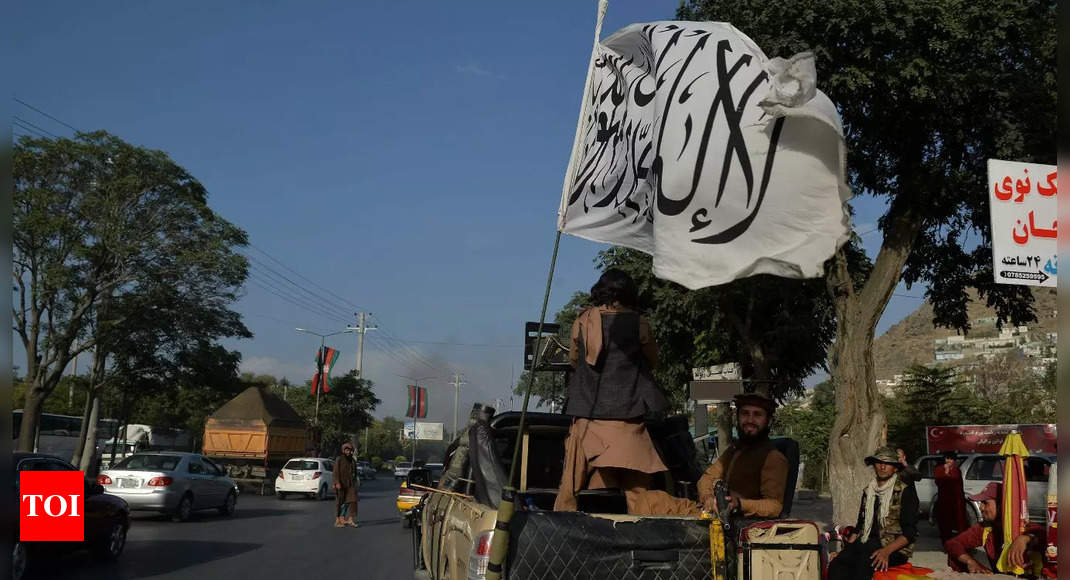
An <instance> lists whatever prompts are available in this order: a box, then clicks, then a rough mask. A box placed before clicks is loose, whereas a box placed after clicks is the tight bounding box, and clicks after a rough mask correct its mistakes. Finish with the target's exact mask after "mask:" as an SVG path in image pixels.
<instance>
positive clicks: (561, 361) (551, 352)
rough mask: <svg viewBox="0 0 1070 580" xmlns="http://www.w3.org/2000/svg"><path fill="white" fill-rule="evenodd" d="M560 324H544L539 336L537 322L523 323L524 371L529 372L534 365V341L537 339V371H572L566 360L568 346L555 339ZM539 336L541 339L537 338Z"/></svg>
mask: <svg viewBox="0 0 1070 580" xmlns="http://www.w3.org/2000/svg"><path fill="white" fill-rule="evenodd" d="M560 330H561V325H560V324H554V323H552V322H546V323H543V325H542V334H541V335H540V334H539V323H538V322H525V323H524V370H526V371H530V370H531V366H532V365H533V364H534V363H535V340H536V339H539V349H540V350H541V351H542V352H541V353H540V354H539V368H537V369H535V370H537V371H567V370H571V369H572V365H571V364H570V363H569V360H568V345H566V344H562V342H561V340H559V339H558V338H557V333H558V332H559V331H560ZM540 336H541V338H539V337H540Z"/></svg>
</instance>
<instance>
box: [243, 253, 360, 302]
mask: <svg viewBox="0 0 1070 580" xmlns="http://www.w3.org/2000/svg"><path fill="white" fill-rule="evenodd" d="M249 247H250V248H252V249H254V250H256V251H258V252H260V253H261V254H264V255H265V256H267V258H268V259H269V260H271V261H272V262H275V263H276V264H278V265H280V266H282V267H283V268H286V269H287V270H289V271H290V272H292V273H293V274H294V275H295V276H297V277H298V278H300V279H302V280H304V281H305V282H308V283H309V284H312V285H313V286H315V287H317V288H319V289H320V290H323V291H324V292H326V293H328V294H330V295H331V296H333V297H335V298H337V299H338V300H341V301H342V302H344V303H346V304H348V305H349V306H350V307H352V308H355V309H356V310H364V307H363V306H357V305H356V304H353V302H351V301H349V300H347V299H345V298H343V297H341V296H339V295H337V294H335V293H334V292H331V290H330V289H329V288H325V287H323V286H320V285H319V284H317V283H315V282H313V281H312V280H309V279H308V278H306V277H304V276H302V275H301V273H300V272H298V271H297V270H294V269H293V268H291V267H289V266H287V265H286V264H284V263H283V262H282V260H279V259H278V258H276V257H275V256H272V255H271V254H269V253H267V252H266V251H264V250H262V249H260V248H259V247H257V246H256V245H255V244H251V243H250V244H249Z"/></svg>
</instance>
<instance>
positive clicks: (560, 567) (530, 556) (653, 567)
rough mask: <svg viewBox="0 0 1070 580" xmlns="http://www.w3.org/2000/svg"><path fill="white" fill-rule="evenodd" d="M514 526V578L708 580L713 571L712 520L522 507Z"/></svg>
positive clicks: (511, 541)
mask: <svg viewBox="0 0 1070 580" xmlns="http://www.w3.org/2000/svg"><path fill="white" fill-rule="evenodd" d="M510 528H511V534H510V539H509V562H508V578H509V580H540V579H547V580H548V579H551V578H553V579H561V580H566V579H576V580H581V579H583V580H586V579H588V578H593V579H602V578H604V579H606V580H666V579H670V578H672V579H683V578H688V579H691V578H693V579H695V580H698V579H704V580H705V579H708V578H710V576H711V574H712V566H711V563H710V539H709V522H708V521H702V520H696V519H685V518H670V517H652V518H642V519H639V520H636V521H613V520H610V519H607V518H601V517H598V516H591V515H587V514H584V513H579V512H518V513H516V514H514V516H513V520H512V522H511V524H510Z"/></svg>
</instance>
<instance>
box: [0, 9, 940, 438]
mask: <svg viewBox="0 0 1070 580" xmlns="http://www.w3.org/2000/svg"><path fill="white" fill-rule="evenodd" d="M595 4H596V3H595V2H593V1H591V2H577V1H574V0H572V1H558V2H541V3H536V4H530V3H527V4H515V3H502V2H494V3H491V2H451V3H447V2H427V3H412V2H371V1H366V2H359V3H349V2H335V3H326V2H303V3H283V2H270V3H269V2H256V3H254V2H225V3H209V2H200V3H191V2H185V3H174V2H170V3H168V2H110V3H64V4H63V9H62V10H57V5H55V4H52V3H40V2H22V3H16V4H15V5H13V6H12V8H13V11H14V14H13V18H12V22H13V23H16V25H14V26H12V27H11V29H12V33H13V34H14V35H15V46H17V47H18V56H17V58H16V59H15V63H14V64H15V78H16V82H15V83H14V86H15V97H17V98H19V99H21V100H22V101H25V102H26V103H29V104H30V105H32V106H34V107H36V108H38V109H40V110H41V111H44V112H47V113H48V114H51V115H52V116H54V117H55V118H57V119H59V120H62V121H63V122H65V123H69V124H70V125H73V126H75V127H78V128H79V129H85V130H93V129H106V130H108V131H110V132H112V133H114V134H116V135H119V136H121V137H122V138H124V139H126V140H128V141H130V142H132V143H136V144H139V145H143V146H146V147H150V148H157V149H162V150H165V151H167V152H168V153H170V155H171V156H172V157H173V158H174V159H175V160H176V161H177V162H178V163H180V164H181V165H183V166H184V167H186V168H187V169H188V170H189V171H190V172H191V173H192V174H193V175H195V176H196V177H197V178H198V179H200V180H201V181H202V182H203V183H204V185H205V186H206V187H207V188H208V190H209V192H210V203H211V205H212V207H213V208H214V209H215V210H216V211H218V212H219V213H220V214H222V215H223V216H225V217H226V218H228V219H229V220H231V221H233V222H234V223H236V224H238V225H239V226H241V227H242V228H244V229H245V230H246V231H247V232H248V233H249V236H250V239H251V241H252V243H253V245H254V246H255V248H256V249H250V250H249V253H250V255H251V256H252V258H254V260H255V261H254V268H253V281H254V283H251V284H248V285H247V289H246V295H245V296H244V297H243V298H242V300H241V301H240V303H239V304H238V305H237V309H238V310H239V311H240V312H241V313H243V314H244V315H245V317H246V318H245V320H246V323H247V325H248V326H249V328H250V329H251V330H252V331H253V332H254V333H255V335H256V336H255V338H254V339H252V340H245V341H240V342H239V341H235V342H231V343H228V346H230V347H232V348H237V349H239V350H241V352H242V353H243V358H244V362H243V368H244V369H245V370H249V371H253V372H257V373H260V372H265V373H272V374H275V375H278V376H283V375H285V376H287V377H289V378H290V379H291V380H292V381H295V382H296V381H303V380H305V379H307V378H310V375H311V372H312V357H313V354H314V352H315V349H316V347H317V346H318V342H319V341H318V339H316V338H314V337H311V336H308V335H302V334H299V333H297V332H295V331H294V327H296V326H303V327H306V328H311V329H316V330H318V331H320V332H331V331H335V330H341V329H342V328H343V327H344V325H345V323H346V322H351V323H352V322H355V318H353V316H352V314H353V312H355V311H356V310H357V308H356V307H360V309H362V310H365V311H370V312H373V313H374V314H375V317H374V319H373V322H375V323H378V324H379V325H380V326H381V329H380V331H377V332H370V333H369V334H368V337H369V342H368V343H367V344H366V350H365V374H366V376H367V377H368V378H370V379H372V380H374V381H375V383H376V386H377V391H378V393H379V396H380V398H381V399H383V401H384V404H383V405H382V406H381V407H380V409H379V410H378V412H377V413H376V414H377V415H379V416H383V415H388V414H393V415H398V414H401V413H403V397H404V394H403V387H404V385H405V384H406V383H407V382H408V381H407V380H406V379H403V378H399V377H398V376H396V375H409V376H418V377H431V376H434V377H437V378H433V379H429V380H427V381H425V384H426V385H427V386H428V387H429V388H430V389H431V393H432V401H433V405H432V415H433V416H434V418H437V419H446V418H447V417H452V387H448V386H447V385H446V384H445V383H446V380H447V378H446V375H448V374H449V373H450V372H453V371H454V370H456V371H460V372H463V373H464V374H465V376H466V378H467V382H468V384H467V385H466V386H465V387H463V389H462V394H461V408H462V409H463V408H465V407H468V406H470V404H471V402H473V401H476V400H479V401H491V402H493V401H494V399H495V398H497V397H504V398H506V401H508V397H509V384H510V379H511V377H512V376H513V374H514V373H515V374H517V375H519V373H520V370H519V369H520V365H521V356H522V353H521V349H520V347H519V346H518V345H519V344H520V341H521V338H522V332H523V322H524V321H525V320H535V319H537V317H538V313H539V306H540V303H541V299H542V291H543V286H544V284H545V277H546V271H547V267H548V266H549V259H550V252H551V249H552V244H553V236H554V226H555V216H556V211H557V204H558V197H559V195H560V190H561V182H562V176H563V173H564V170H565V165H566V163H567V161H568V156H569V148H570V147H571V143H572V138H573V131H574V129H575V123H576V116H577V113H578V107H579V100H580V95H581V93H582V89H583V87H582V84H583V78H584V75H585V69H586V66H587V58H588V56H589V54H590V48H591V39H592V31H593V24H594V16H595ZM677 5H678V2H677V1H676V0H668V1H660V2H654V1H649V0H646V1H640V0H631V1H615V2H613V3H612V4H611V6H610V9H609V12H608V14H607V17H606V21H605V24H604V28H603V37H604V36H607V35H608V34H610V33H612V32H613V31H615V30H617V29H619V28H621V27H623V26H625V25H627V24H630V23H633V22H643V21H652V20H662V19H670V18H672V16H673V13H674V10H675V8H676V6H677ZM744 32H746V30H745V29H744ZM818 74H819V79H820V71H818ZM13 107H14V111H15V114H16V115H18V116H19V118H20V119H21V120H22V121H23V122H25V123H29V124H31V125H30V126H31V127H32V128H33V127H35V128H33V129H32V131H40V130H43V131H47V132H50V133H55V134H59V135H69V134H70V133H71V131H70V129H69V128H68V127H66V126H64V125H63V124H60V123H58V122H56V121H55V120H53V119H50V118H48V117H45V116H43V115H41V114H40V113H38V112H37V111H34V110H31V109H29V108H27V107H25V106H24V105H22V104H18V103H16V104H14V105H13ZM15 130H16V133H17V134H18V133H24V132H27V130H26V129H24V128H20V127H18V126H16V129H15ZM855 206H856V211H857V214H856V218H855V221H856V230H857V231H859V232H860V233H866V232H870V231H872V230H874V228H875V224H876V220H877V217H878V216H879V214H880V211H881V207H880V206H879V204H877V203H876V202H874V201H873V200H866V199H861V200H858V201H856V203H855ZM864 240H865V241H866V243H867V249H868V250H869V251H870V252H871V254H872V253H874V252H875V251H876V249H877V248H878V247H879V243H880V233H879V232H875V231H873V232H872V233H869V234H867V235H865V236H864ZM599 249H601V246H600V245H598V244H594V243H591V242H587V241H583V240H579V239H575V238H568V237H566V238H565V239H564V240H563V243H562V247H561V253H560V259H559V262H558V268H557V275H556V278H555V282H554V288H553V293H552V295H551V313H552V312H553V311H555V310H556V309H557V308H558V307H560V306H561V305H562V304H563V303H564V302H565V301H566V300H567V299H568V297H569V296H570V295H571V293H572V292H573V291H575V290H579V289H586V288H588V287H590V285H591V283H592V282H593V281H594V279H595V271H594V267H593V262H592V260H593V258H594V256H595V253H596V252H597V251H598V250H599ZM261 250H262V251H263V252H266V254H264V253H261V252H260V251H261ZM267 256H271V258H269V257H267ZM273 259H275V260H278V261H279V262H281V263H282V264H284V265H285V267H284V266H282V265H280V264H279V263H277V262H275V261H273ZM268 267H270V268H271V269H272V270H274V271H275V272H276V273H277V274H279V275H283V276H286V277H287V278H290V279H291V280H292V281H294V282H296V283H298V284H299V285H301V286H303V287H304V289H305V290H307V291H308V292H311V293H312V294H315V295H318V296H319V298H320V299H321V300H320V301H319V304H318V305H317V306H310V305H309V304H308V303H307V302H302V304H304V305H305V306H310V308H311V311H310V310H309V309H306V308H301V307H299V306H297V305H295V304H293V302H292V301H288V300H284V299H282V298H279V297H278V296H276V295H275V294H273V293H271V291H269V290H267V289H265V288H273V289H275V291H284V292H283V293H285V294H287V295H288V296H295V295H302V293H303V290H300V289H297V288H296V287H294V286H292V285H290V284H289V283H287V282H286V281H285V280H282V279H281V278H280V277H279V276H278V275H276V274H273V273H272V272H271V271H270V270H268ZM298 274H300V276H303V277H304V279H308V280H311V281H313V282H315V284H316V285H317V286H312V285H309V284H307V283H306V282H305V280H304V279H303V278H301V277H299V276H298ZM324 288H325V289H327V290H329V291H330V292H331V293H328V292H327V291H325V290H323V289H324ZM898 292H899V293H900V294H903V295H907V294H908V292H906V291H905V290H903V289H900V290H899V291H898ZM909 294H910V295H913V296H918V295H920V289H917V288H915V289H914V290H913V291H912V292H909ZM304 295H305V296H308V294H304ZM328 302H330V304H328ZM920 304H921V301H920V300H918V299H916V298H906V297H902V296H897V297H895V298H893V301H892V304H891V305H890V307H889V308H888V310H887V312H886V315H885V317H884V320H882V323H881V326H880V329H879V330H880V331H883V330H884V329H886V328H887V327H888V326H889V325H890V324H892V323H894V322H896V321H898V320H899V319H901V318H902V317H903V316H904V315H905V314H907V313H909V312H910V311H912V310H913V309H915V308H917V307H918V306H919V305H920ZM323 310H327V311H329V312H328V313H324V312H322V311H323ZM395 339H396V340H395ZM330 340H331V343H330V344H332V345H333V346H335V347H336V348H338V349H340V350H341V351H342V359H341V362H340V363H339V364H338V366H337V367H336V372H339V371H342V372H344V371H345V370H348V369H349V368H352V367H353V366H355V361H354V356H355V351H356V340H355V337H353V336H352V335H344V336H340V337H335V338H333V339H330ZM398 340H406V341H411V342H407V343H405V344H404V345H403V344H402V343H401V342H398ZM416 341H420V342H416ZM427 343H463V344H466V345H470V344H482V345H487V344H490V345H503V346H493V347H486V346H484V347H474V346H458V345H448V344H427ZM23 359H24V355H23V354H22V353H21V349H20V348H19V347H18V345H16V351H15V364H17V365H18V366H20V367H23V366H24V362H22V361H23ZM82 368H83V369H84V368H85V366H84V365H83V367H82ZM436 402H437V404H434V403H436ZM447 402H448V404H447ZM517 405H519V402H517ZM505 406H506V407H508V403H506V405H505ZM450 420H451V419H450Z"/></svg>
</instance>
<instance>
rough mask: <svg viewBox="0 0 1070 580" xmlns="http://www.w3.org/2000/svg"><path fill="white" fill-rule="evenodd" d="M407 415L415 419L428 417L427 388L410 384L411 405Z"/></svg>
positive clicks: (406, 412)
mask: <svg viewBox="0 0 1070 580" xmlns="http://www.w3.org/2000/svg"><path fill="white" fill-rule="evenodd" d="M405 416H406V417H412V418H414V419H425V418H427V389H425V388H423V387H417V386H414V385H409V407H408V409H407V410H406V411H405Z"/></svg>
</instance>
